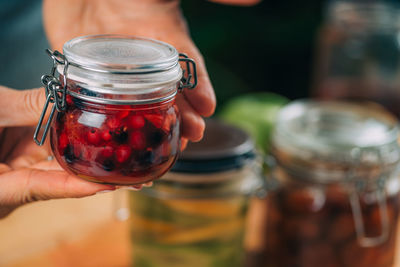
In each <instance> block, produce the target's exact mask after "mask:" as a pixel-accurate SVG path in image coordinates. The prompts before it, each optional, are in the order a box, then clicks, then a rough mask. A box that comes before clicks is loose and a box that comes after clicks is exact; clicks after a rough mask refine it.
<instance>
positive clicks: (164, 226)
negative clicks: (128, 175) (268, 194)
mask: <svg viewBox="0 0 400 267" xmlns="http://www.w3.org/2000/svg"><path fill="white" fill-rule="evenodd" d="M253 149H254V148H253V143H252V142H251V141H250V139H249V137H248V135H247V134H245V133H244V132H243V131H241V130H239V129H237V128H235V127H232V126H229V125H226V124H223V123H221V122H219V121H216V120H208V121H206V130H205V135H204V138H203V140H202V141H201V142H199V143H190V144H189V145H188V147H187V148H186V150H185V151H184V152H183V154H182V155H181V156H180V157H179V159H178V161H177V163H176V164H175V166H174V167H173V169H172V171H171V172H169V173H167V174H166V175H165V177H163V179H162V180H159V181H157V182H156V183H155V184H154V185H153V187H152V188H143V189H142V190H141V191H139V192H130V193H129V197H130V209H131V233H132V244H133V248H132V251H133V266H135V267H141V266H157V267H162V266H168V267H178V266H179V267H180V266H182V267H183V266H185V267H186V266H191V267H197V266H199V267H200V266H201V267H206V266H219V267H224V266H226V267H234V266H241V264H242V260H243V242H242V241H243V234H244V228H245V218H246V213H247V205H248V199H249V196H250V195H251V194H253V193H254V192H255V191H256V189H258V188H260V186H261V184H262V181H261V179H260V176H258V173H257V168H256V166H257V164H256V162H255V158H254V151H253Z"/></svg>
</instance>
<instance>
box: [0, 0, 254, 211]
mask: <svg viewBox="0 0 400 267" xmlns="http://www.w3.org/2000/svg"><path fill="white" fill-rule="evenodd" d="M213 2H220V3H224V4H239V5H252V4H256V3H257V2H258V0H213ZM43 10H44V11H43V16H44V24H45V28H46V34H47V38H48V39H49V41H50V43H51V45H52V47H53V48H54V49H61V47H62V45H63V44H64V43H65V42H66V41H68V40H70V39H72V38H73V37H76V36H83V35H88V34H104V33H118V34H130V35H132V34H134V35H140V36H146V37H152V38H154V39H159V40H162V41H166V42H168V43H170V44H172V45H174V46H175V47H176V48H177V49H178V50H179V51H182V52H185V53H187V54H188V55H189V56H190V57H192V58H194V60H195V61H196V63H197V70H198V80H199V82H198V84H199V85H198V89H197V90H194V91H190V92H187V93H185V95H183V94H182V95H180V96H178V97H177V99H176V103H177V105H178V106H179V108H180V111H181V112H180V113H181V121H182V131H181V139H182V142H181V143H182V146H181V147H184V146H185V144H186V142H187V140H192V141H197V140H200V139H201V137H202V133H203V130H204V122H203V120H202V118H201V116H209V115H211V114H212V113H213V112H214V109H215V96H214V92H213V90H212V86H211V83H210V80H209V78H208V74H207V71H206V68H205V64H204V62H203V61H202V57H201V55H200V53H199V51H198V50H197V48H196V47H195V45H194V44H193V42H192V40H191V39H190V37H189V35H188V31H187V28H186V23H185V21H184V19H183V16H182V14H181V12H180V9H179V1H177V0H174V1H162V0H154V1H141V0H135V1H117V0H114V1H108V0H107V1H103V0H101V1H100V0H99V1H85V2H84V1H82V0H75V1H69V0H57V1H56V0H46V1H44V3H43ZM100 14H101V15H100ZM10 100H12V101H10ZM45 100H46V98H45V94H44V91H43V89H37V90H28V91H23V92H16V91H13V90H9V89H7V88H0V106H1V107H2V108H1V109H0V127H1V128H0V137H1V147H2V149H1V151H0V152H1V153H0V155H1V158H0V218H2V217H4V216H6V215H7V214H8V213H10V212H11V211H12V210H14V209H15V208H17V207H18V206H21V205H23V204H25V203H28V202H32V201H37V200H46V199H53V198H65V197H84V196H89V195H92V194H94V193H95V192H99V191H104V190H113V189H114V186H111V185H102V184H96V183H90V182H87V181H85V180H83V179H79V178H77V177H76V176H74V175H70V174H68V173H66V172H65V171H63V170H62V168H61V167H60V166H59V165H58V164H57V162H55V160H48V155H49V150H50V148H49V147H48V146H46V147H38V146H36V144H34V143H33V142H32V139H31V137H32V132H33V130H32V128H29V129H28V128H20V126H29V127H30V126H33V125H34V124H35V123H36V122H37V118H38V117H39V116H40V111H41V109H42V107H43V104H44V102H45ZM148 125H149V124H148ZM149 127H150V126H149ZM7 148H9V149H7ZM120 154H123V153H120Z"/></svg>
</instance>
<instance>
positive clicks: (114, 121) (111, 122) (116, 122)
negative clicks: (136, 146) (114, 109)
mask: <svg viewBox="0 0 400 267" xmlns="http://www.w3.org/2000/svg"><path fill="white" fill-rule="evenodd" d="M107 125H108V127H110V129H113V130H114V129H117V128H118V127H120V126H121V120H120V119H118V118H117V117H111V118H109V119H108V120H107Z"/></svg>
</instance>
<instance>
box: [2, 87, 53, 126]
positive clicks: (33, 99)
mask: <svg viewBox="0 0 400 267" xmlns="http://www.w3.org/2000/svg"><path fill="white" fill-rule="evenodd" d="M45 101H46V99H45V96H44V91H43V89H31V90H21V91H18V90H12V89H9V88H6V87H2V86H1V87H0V107H7V108H2V109H0V127H5V126H28V125H35V124H37V122H38V120H39V117H40V113H41V111H42V109H43V105H44V103H45Z"/></svg>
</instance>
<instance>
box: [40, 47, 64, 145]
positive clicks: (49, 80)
mask: <svg viewBox="0 0 400 267" xmlns="http://www.w3.org/2000/svg"><path fill="white" fill-rule="evenodd" d="M46 53H47V54H48V55H49V56H50V57H51V58H52V59H53V66H52V68H51V72H50V74H48V75H43V76H42V78H41V81H42V84H43V85H44V89H45V91H46V103H45V104H44V107H43V110H42V114H41V115H40V118H39V122H38V124H37V126H36V130H35V133H34V135H33V140H34V141H35V143H36V144H38V145H39V146H41V145H43V143H44V141H45V139H46V136H47V133H48V131H49V128H50V123H51V121H52V119H53V117H54V112H55V110H56V109H57V111H59V112H62V111H65V108H66V103H65V102H66V101H65V98H66V91H67V71H68V66H69V62H68V60H67V59H66V58H65V56H64V55H63V54H61V53H60V52H58V51H54V52H53V51H51V50H50V49H46ZM58 65H64V70H63V75H62V76H63V83H61V82H60V80H59V79H58V78H56V76H55V73H56V70H57V66H58ZM50 103H52V104H53V106H52V108H51V111H50V115H49V118H48V119H47V122H46V124H45V127H44V131H43V134H42V137H41V138H39V137H38V136H39V132H40V129H41V128H42V125H43V120H44V118H45V116H46V112H47V109H48V107H49V104H50Z"/></svg>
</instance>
